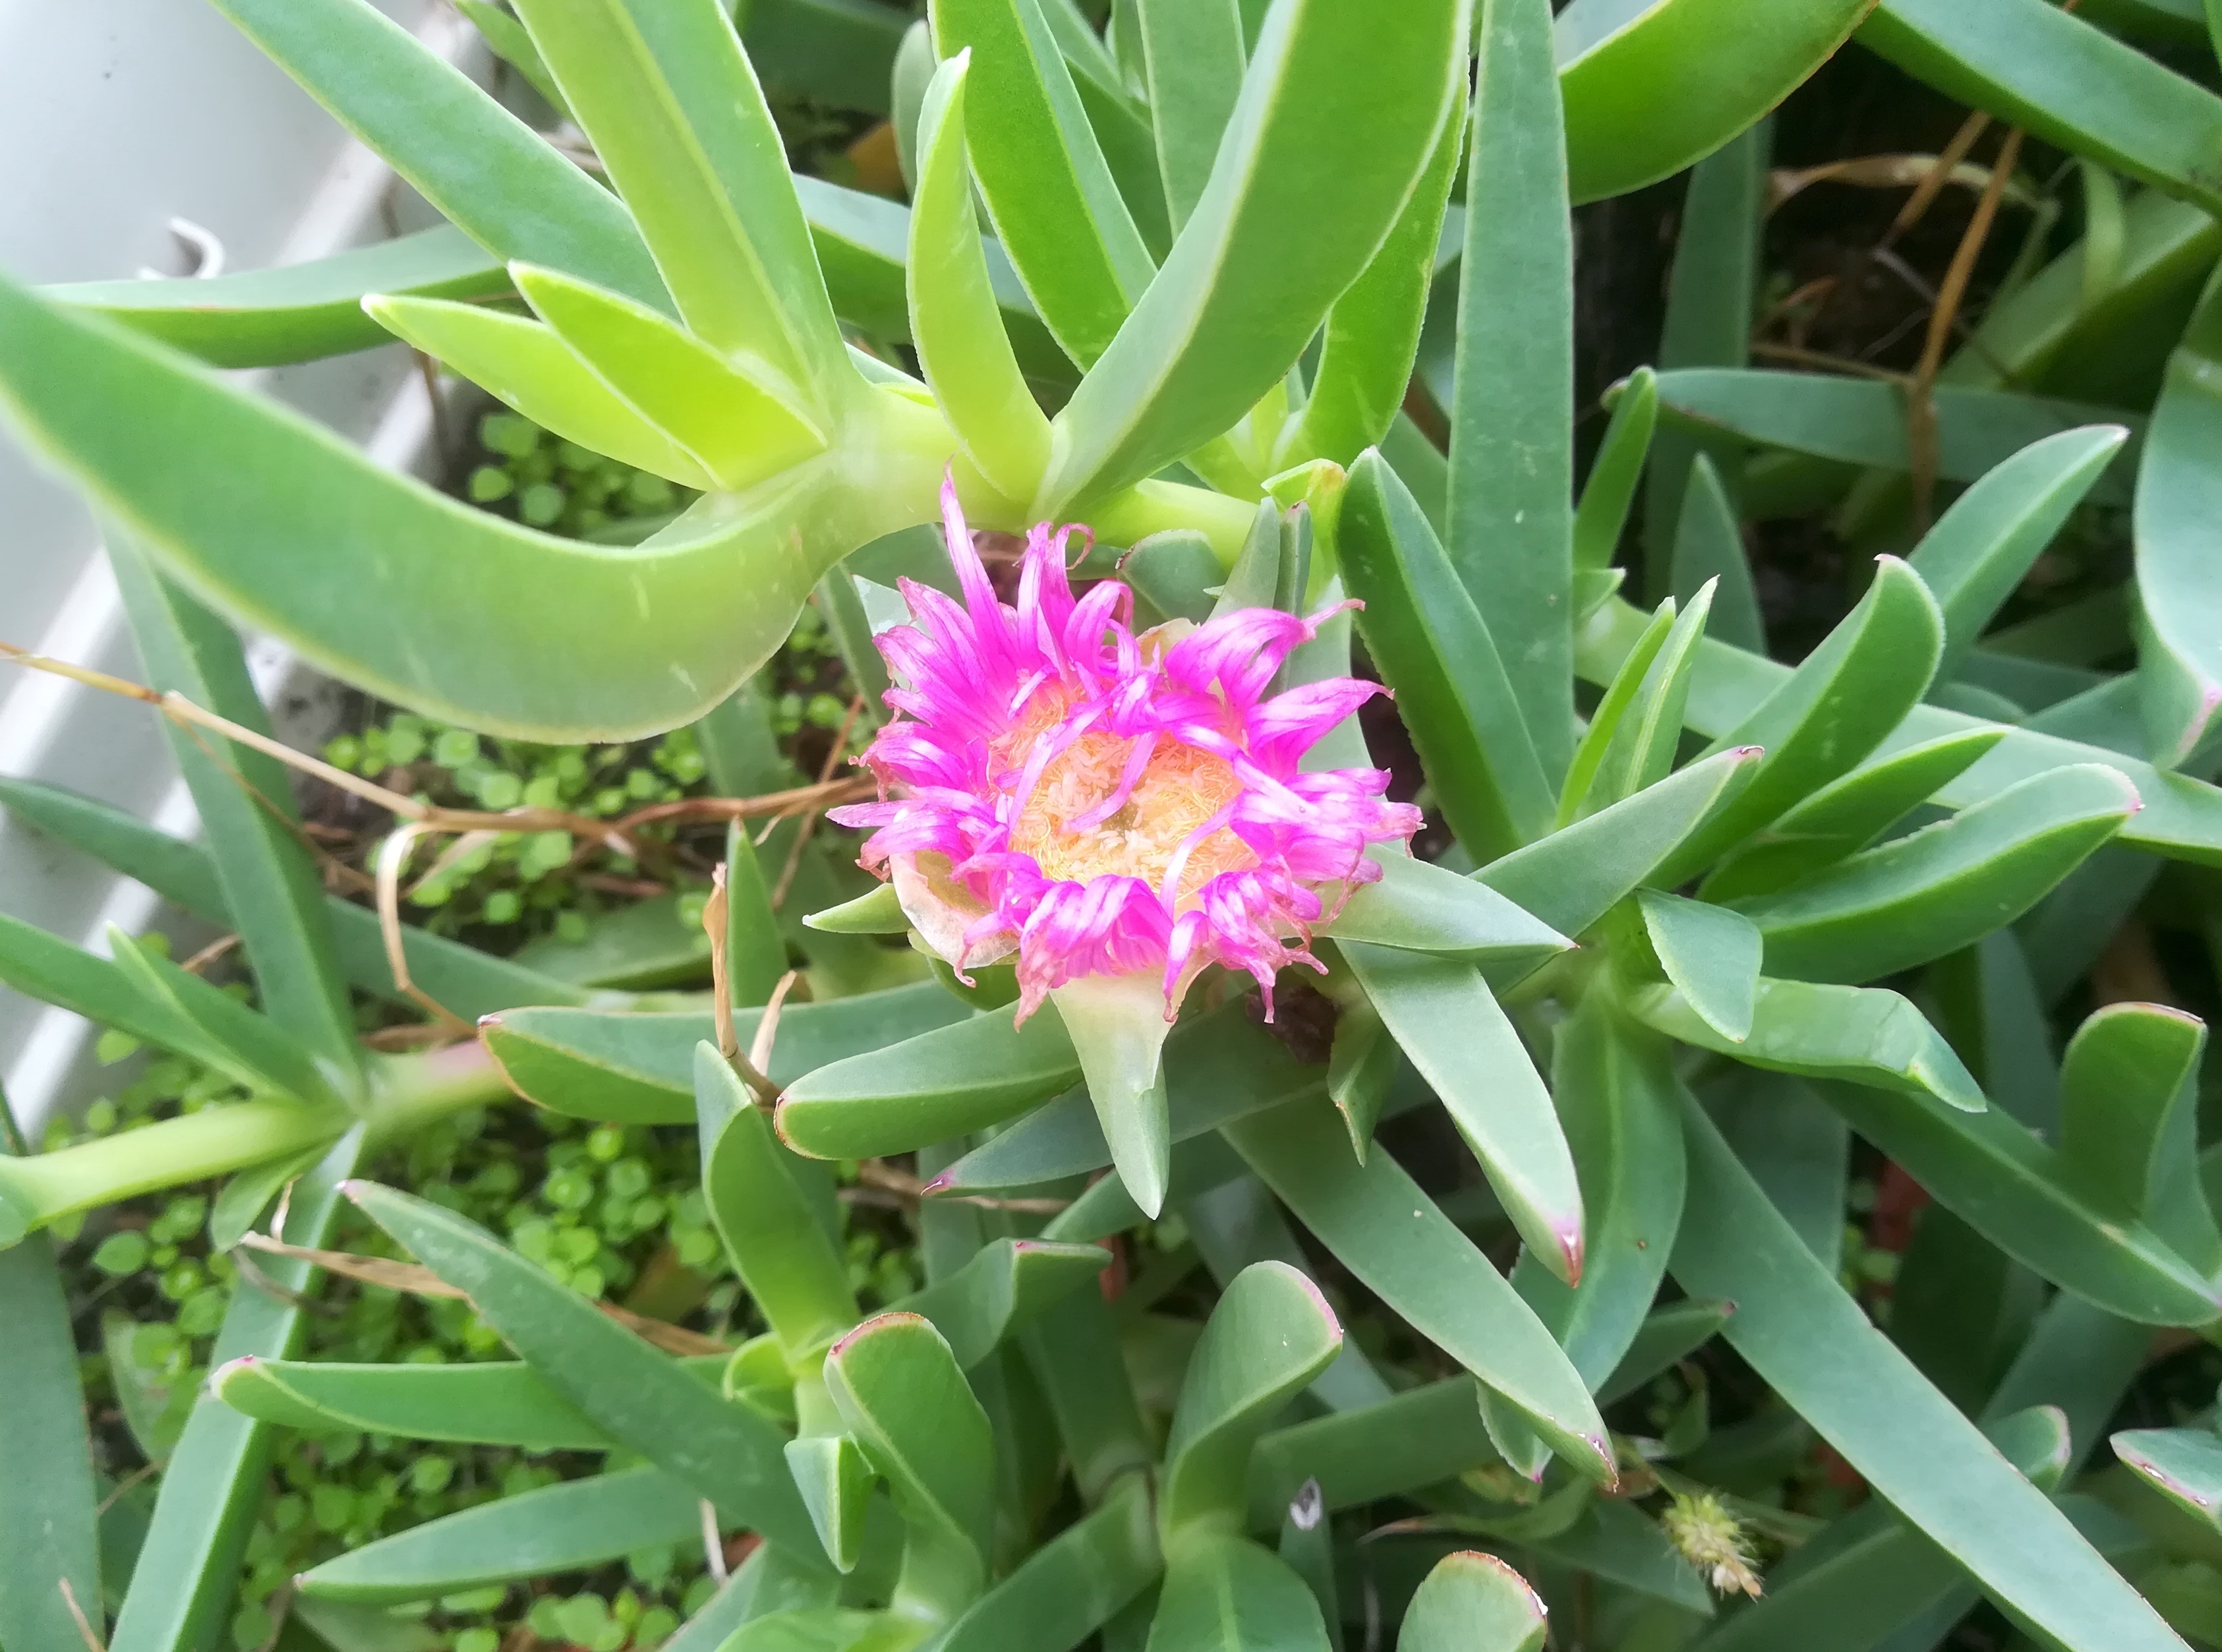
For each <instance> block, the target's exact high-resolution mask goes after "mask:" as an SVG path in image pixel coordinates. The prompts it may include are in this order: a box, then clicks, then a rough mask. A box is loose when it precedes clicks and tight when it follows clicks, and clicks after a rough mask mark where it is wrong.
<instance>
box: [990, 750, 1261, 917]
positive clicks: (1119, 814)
mask: <svg viewBox="0 0 2222 1652" xmlns="http://www.w3.org/2000/svg"><path fill="white" fill-rule="evenodd" d="M1027 721H1028V722H1029V723H1031V722H1032V721H1033V719H1031V718H1030V719H1027ZM1027 732H1038V731H1027ZM1026 744H1027V745H1031V744H1033V742H1032V740H1027V741H1026ZM1134 744H1135V743H1134V742H1133V741H1132V740H1123V739H1120V738H1119V737H1118V736H1116V735H1114V734H1107V733H1102V732H1090V733H1087V734H1083V735H1082V736H1081V737H1080V738H1078V739H1077V740H1075V741H1074V742H1073V743H1072V744H1071V745H1070V746H1069V747H1067V748H1066V749H1065V750H1064V751H1062V752H1060V753H1058V756H1057V757H1055V758H1054V759H1053V760H1052V761H1051V763H1050V764H1049V766H1048V767H1047V768H1045V769H1044V770H1043V771H1042V777H1041V782H1040V784H1039V785H1038V786H1036V787H1035V788H1034V791H1033V796H1032V797H1030V798H1029V799H1028V800H1027V801H1026V808H1025V811H1024V812H1023V813H1020V816H1019V818H1018V820H1017V821H1016V823H1015V824H1014V826H1012V828H1011V847H1012V848H1014V849H1016V850H1018V851H1021V852H1022V853H1025V854H1028V855H1032V856H1033V857H1034V860H1035V862H1036V863H1037V864H1039V866H1040V867H1041V869H1042V872H1043V875H1044V876H1048V877H1052V878H1056V879H1058V880H1060V881H1070V882H1072V883H1085V882H1087V881H1088V880H1089V878H1093V877H1103V876H1125V877H1137V878H1139V879H1141V880H1142V881H1143V882H1144V883H1147V884H1148V885H1149V886H1150V887H1151V888H1152V889H1158V888H1159V887H1161V886H1162V885H1163V883H1164V876H1165V873H1166V871H1167V870H1169V869H1170V868H1171V865H1172V861H1173V857H1174V856H1175V855H1176V854H1177V853H1178V852H1179V850H1180V847H1181V845H1183V843H1185V842H1187V841H1188V839H1189V835H1190V834H1191V833H1192V832H1195V831H1196V829H1197V828H1198V827H1200V826H1202V825H1203V824H1204V822H1205V821H1207V820H1210V819H1211V817H1212V816H1213V815H1215V814H1216V813H1219V812H1220V811H1221V809H1223V808H1225V807H1227V805H1228V804H1229V803H1231V802H1233V801H1234V800H1235V798H1236V797H1238V796H1240V795H1241V791H1242V782H1241V780H1240V778H1239V777H1238V776H1236V775H1235V772H1234V769H1233V766H1232V765H1231V764H1229V763H1227V760H1226V759H1225V758H1223V757H1213V756H1212V755H1210V754H1209V753H1208V752H1204V751H1196V749H1195V748H1194V747H1192V746H1185V745H1182V744H1178V743H1177V742H1175V741H1172V740H1169V739H1160V740H1158V743H1157V746H1156V748H1155V749H1154V750H1153V751H1152V752H1151V754H1150V758H1149V761H1148V763H1146V764H1145V765H1144V766H1143V769H1142V775H1141V778H1140V779H1139V781H1138V782H1135V785H1134V788H1133V791H1132V792H1130V793H1128V794H1127V799H1126V801H1124V802H1122V803H1121V804H1120V806H1119V807H1117V808H1116V809H1114V811H1113V812H1112V813H1110V814H1109V815H1108V817H1106V818H1105V819H1104V820H1102V821H1101V822H1100V823H1098V824H1096V825H1095V826H1084V827H1082V828H1080V829H1078V830H1075V829H1073V828H1071V827H1070V826H1069V825H1068V822H1070V821H1073V820H1078V819H1080V818H1081V817H1083V816H1084V815H1086V814H1087V813H1089V811H1090V810H1091V809H1094V808H1095V807H1098V806H1099V805H1101V804H1102V803H1103V802H1105V801H1108V799H1109V798H1110V797H1112V796H1113V795H1114V794H1115V793H1116V792H1117V791H1118V789H1119V783H1120V780H1121V779H1122V778H1123V777H1124V776H1125V774H1126V770H1127V761H1128V759H1129V757H1131V756H1132V754H1133V748H1134ZM1017 761H1018V764H1019V766H1021V767H1022V766H1023V765H1024V763H1025V757H1024V755H1023V753H1021V754H1020V756H1019V757H1018V759H1017ZM1256 864H1258V857H1257V855H1256V854H1255V853H1253V852H1252V850H1251V848H1250V846H1249V845H1247V844H1246V843H1244V842H1243V841H1242V839H1240V838H1239V837H1237V836H1235V834H1234V833H1233V832H1231V831H1229V830H1228V829H1227V827H1225V826H1221V827H1220V828H1218V829H1217V830H1216V831H1215V832H1211V833H1209V834H1208V836H1206V837H1204V838H1203V839H1202V840H1201V841H1199V842H1198V843H1197V844H1196V846H1195V848H1194V849H1192V850H1191V851H1189V857H1188V859H1187V861H1186V862H1185V864H1183V866H1182V868H1181V875H1180V883H1179V885H1178V890H1177V895H1176V897H1175V901H1176V904H1177V905H1179V906H1183V907H1184V906H1187V905H1189V904H1191V903H1192V902H1193V901H1194V900H1195V897H1196V892H1197V891H1198V890H1199V889H1202V887H1203V885H1204V884H1205V883H1208V882H1209V881H1210V880H1211V879H1212V878H1214V877H1216V876H1219V875H1220V874H1221V872H1231V871H1240V870H1243V869H1244V868H1246V867H1250V866H1254V865H1256Z"/></svg>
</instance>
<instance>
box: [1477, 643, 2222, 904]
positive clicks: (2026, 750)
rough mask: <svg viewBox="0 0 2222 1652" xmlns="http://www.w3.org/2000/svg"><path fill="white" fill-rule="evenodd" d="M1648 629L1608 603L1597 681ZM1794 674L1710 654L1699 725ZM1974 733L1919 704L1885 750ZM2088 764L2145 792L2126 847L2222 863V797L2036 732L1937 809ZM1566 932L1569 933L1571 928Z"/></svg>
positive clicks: (1699, 697)
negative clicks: (2063, 768)
mask: <svg viewBox="0 0 2222 1652" xmlns="http://www.w3.org/2000/svg"><path fill="white" fill-rule="evenodd" d="M1642 624H1643V620H1642V617H1641V615H1639V614H1637V613H1636V612H1635V611H1634V610H1633V609H1630V608H1629V607H1628V606H1626V605H1625V604H1613V605H1608V606H1607V608H1606V609H1605V610H1604V611H1602V612H1600V613H1599V614H1598V615H1597V617H1596V619H1594V620H1593V621H1592V624H1591V627H1590V629H1589V631H1587V632H1586V633H1585V642H1586V644H1587V645H1586V647H1585V653H1584V659H1583V665H1582V671H1583V675H1585V677H1589V678H1591V680H1593V681H1594V680H1599V679H1609V677H1610V673H1611V670H1612V669H1613V667H1614V665H1615V664H1616V663H1617V661H1618V659H1619V658H1620V656H1621V654H1622V652H1623V650H1624V649H1625V648H1626V646H1627V645H1628V644H1629V643H1630V642H1631V641H1632V640H1633V638H1634V637H1635V635H1636V633H1637V632H1638V631H1640V630H1641V626H1642ZM1790 675H1791V673H1790V669H1789V668H1788V667H1786V666H1782V665H1778V664H1776V663H1774V662H1773V661H1771V660H1762V659H1761V658H1759V657H1758V656H1756V655H1753V654H1748V653H1746V652H1744V651H1743V650H1741V649H1729V648H1726V647H1723V646H1720V645H1718V644H1712V645H1708V646H1706V647H1704V648H1703V649H1701V650H1700V654H1699V658H1698V669H1697V674H1696V676H1695V678H1694V680H1693V681H1692V684H1691V689H1690V707H1689V726H1690V727H1691V728H1692V729H1693V730H1695V731H1696V732H1698V733H1700V734H1707V735H1719V734H1722V733H1724V732H1728V731H1730V730H1733V729H1737V728H1739V727H1740V726H1741V725H1742V724H1743V722H1744V721H1745V719H1748V718H1749V717H1750V716H1751V714H1752V713H1753V712H1754V710H1755V709H1756V708H1757V707H1760V706H1761V704H1763V703H1764V702H1765V701H1766V700H1767V699H1768V698H1769V696H1771V695H1773V694H1775V693H1776V692H1777V691H1779V689H1780V688H1781V687H1782V685H1783V683H1784V682H1786V680H1787V679H1788V677H1789V676H1790ZM2121 687H2122V688H2129V689H2131V691H2132V693H2131V696H2130V697H2129V698H2128V700H2127V701H2126V703H2125V704H2123V705H2121V706H2120V707H2119V709H2120V710H2121V711H2122V712H2123V713H2125V716H2124V718H2123V719H2122V720H2121V723H2120V724H2119V725H2117V729H2118V732H2117V734H2116V738H2120V739H2121V740H2122V741H2123V743H2124V744H2134V743H2135V741H2136V739H2137V738H2138V737H2137V734H2136V733H2135V732H2134V731H2135V729H2136V726H2137V724H2136V718H2135V709H2136V707H2135V700H2134V688H2135V682H2134V680H2124V681H2123V682H2122V683H2121ZM1974 731H1984V732H1995V728H1994V725H1990V724H1988V723H1987V722H1985V721H1984V720H1983V719H1980V718H1976V717H1971V716H1968V715H1966V714H1964V713H1959V712H1952V711H1947V710H1945V709H1944V708H1943V707H1941V706H1917V707H1914V708H1912V710H1911V711H1910V712H1908V713H1906V715H1905V718H1904V719H1903V720H1902V721H1901V722H1900V723H1899V726H1898V728H1897V731H1896V732H1894V733H1892V735H1891V736H1890V738H1888V740H1887V741H1886V742H1885V744H1884V745H1883V747H1882V748H1881V751H1882V753H1883V755H1884V756H1889V755H1891V754H1892V753H1895V752H1898V751H1904V750H1905V749H1906V748H1908V747H1911V746H1915V745H1919V744H1926V743H1927V742H1930V741H1932V740H1936V739H1939V738H1943V737H1944V736H1946V735H1949V734H1962V733H1968V732H1974ZM2066 763H2104V764H2106V766H2107V767H2109V768H2112V769H2118V771H2120V773H2121V774H2122V775H2123V776H2124V777H2125V778H2126V779H2127V780H2128V781H2129V782H2130V784H2131V786H2132V787H2134V788H2136V790H2137V799H2138V801H2139V802H2140V804H2142V806H2143V807H2140V808H2139V809H2138V811H2137V813H2135V814H2133V815H2132V816H2131V817H2130V820H2129V821H2128V823H2127V824H2126V825H2125V826H2124V827H2123V828H2122V830H2121V832H2120V834H2119V839H2118V841H2119V842H2120V843H2121V844H2123V845H2125V846H2131V847H2135V848H2140V849H2148V850H2150V851H2154V852H2155V853H2157V854H2162V855H2168V856H2171V857H2176V858H2179V859H2184V860H2192V861H2204V862H2209V863H2215V862H2222V791H2218V790H2217V789H2216V788H2214V787H2213V786H2210V785H2207V784H2206V783H2205V782H2200V781H2196V780H2193V779H2191V778H2190V777H2189V776H2184V775H2178V774H2173V773H2170V772H2168V771H2165V770H2162V769H2156V768H2154V767H2153V766H2152V765H2151V764H2150V763H2144V762H2141V761H2139V760H2138V759H2137V758H2135V757H2126V756H2125V755H2123V753H2122V752H2121V751H2117V750H2114V749H2112V748H2109V747H2106V746H2100V745H2093V744H2086V743H2085V742H2083V741H2081V740H2076V739H2070V738H2064V737H2063V736H2062V735H2057V734H2049V733H2045V732H2040V731H2038V730H2036V729H2031V728H2012V729H2008V730H2007V731H2006V732H2005V734H2004V735H2003V736H2002V737H2001V738H1999V740H1998V744H1997V745H1996V746H1995V747H1994V748H1993V750H1992V751H1990V752H1989V753H1988V754H1987V756H1985V757H1983V758H1982V759H1981V761H1980V762H1978V763H1975V764H1974V765H1973V766H1972V767H1970V768H1969V769H1967V770H1966V771H1965V772H1964V773H1963V774H1962V775H1961V776H1960V777H1959V778H1958V779H1956V780H1955V781H1951V782H1948V783H1947V784H1945V785H1943V787H1941V788H1938V790H1937V792H1936V797H1935V801H1936V802H1937V803H1938V804H1939V805H1941V806H1943V807H1947V808H1967V807H1971V806H1973V805H1974V804H1976V803H1980V802H1981V801H1984V800H1985V799H1987V798H1990V797H1995V796H1997V795H1999V793H2000V792H2002V791H2004V790H2005V788H2007V787H2009V786H2012V785H2013V784H2015V783H2016V782H2018V781H2022V780H2026V779H2028V778H2029V777H2030V776H2032V775H2039V774H2043V773H2046V772H2047V771H2049V770H2050V769H2057V768H2059V767H2061V766H2062V764H2066ZM1562 835H1563V834H1562ZM1545 847H1547V845H1536V848H1537V849H1538V850H1539V851H1540V850H1541V849H1543V848H1545ZM1514 898H1515V899H1516V900H1519V901H1520V903H1521V904H1522V906H1525V907H1527V908H1528V910H1530V911H1532V912H1535V914H1537V915H1538V916H1539V917H1542V918H1544V919H1546V920H1549V919H1550V918H1551V916H1552V914H1551V913H1550V911H1549V910H1548V909H1547V908H1545V907H1538V906H1536V905H1535V903H1534V902H1533V901H1528V900H1524V899H1522V898H1521V897H1520V896H1519V895H1516V894H1515V895H1514ZM1556 927H1559V928H1560V929H1564V928H1565V927H1566V926H1565V925H1564V924H1563V923H1560V924H1558V925H1557V926H1556Z"/></svg>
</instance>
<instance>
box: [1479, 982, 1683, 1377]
mask: <svg viewBox="0 0 2222 1652" xmlns="http://www.w3.org/2000/svg"><path fill="white" fill-rule="evenodd" d="M1551 1095H1552V1099H1553V1100H1554V1101H1555V1102H1557V1104H1558V1109H1559V1116H1560V1120H1561V1121H1563V1122H1564V1124H1565V1127H1566V1145H1567V1146H1569V1147H1570V1148H1572V1151H1573V1155H1574V1163H1575V1164H1576V1165H1578V1166H1579V1168H1580V1171H1581V1190H1582V1203H1583V1207H1584V1209H1585V1210H1586V1211H1587V1212H1588V1213H1589V1224H1588V1233H1587V1234H1586V1237H1585V1244H1584V1247H1583V1257H1582V1277H1581V1279H1580V1281H1579V1283H1578V1284H1576V1285H1571V1286H1570V1285H1566V1284H1565V1283H1563V1282H1562V1281H1560V1279H1558V1278H1555V1277H1554V1275H1553V1273H1552V1271H1551V1270H1549V1269H1548V1268H1547V1266H1544V1261H1543V1259H1539V1258H1537V1257H1536V1256H1535V1254H1534V1253H1532V1252H1531V1253H1528V1254H1524V1255H1522V1257H1521V1259H1520V1261H1519V1263H1518V1264H1517V1265H1516V1266H1515V1267H1514V1268H1513V1270H1512V1285H1513V1288H1514V1289H1515V1290H1516V1291H1519V1292H1520V1294H1521V1296H1522V1297H1524V1298H1525V1299H1526V1300H1527V1302H1528V1305H1529V1306H1530V1307H1532V1308H1534V1309H1535V1312H1536V1314H1537V1316H1539V1317H1540V1318H1541V1320H1542V1322H1543V1323H1544V1324H1545V1325H1547V1326H1548V1327H1549V1328H1550V1330H1551V1334H1552V1335H1554V1336H1555V1337H1557V1338H1558V1339H1559V1346H1560V1347H1562V1348H1564V1349H1565V1350H1566V1358H1567V1359H1568V1360H1571V1361H1572V1364H1573V1367H1574V1369H1575V1370H1576V1371H1578V1372H1580V1373H1581V1377H1582V1380H1583V1381H1584V1382H1585V1383H1587V1384H1589V1385H1590V1386H1591V1389H1592V1390H1600V1389H1602V1388H1603V1387H1604V1385H1606V1384H1607V1382H1608V1381H1609V1379H1612V1378H1613V1377H1614V1376H1615V1374H1616V1372H1617V1371H1618V1369H1619V1367H1620V1366H1621V1363H1622V1362H1623V1360H1627V1359H1629V1358H1631V1357H1634V1354H1635V1344H1636V1342H1637V1341H1638V1339H1639V1337H1640V1336H1641V1334H1642V1332H1643V1329H1644V1326H1645V1322H1646V1316H1648V1314H1649V1313H1650V1311H1651V1304H1652V1301H1653V1299H1654V1297H1656V1296H1657V1295H1658V1294H1659V1282H1660V1279H1661V1278H1664V1277H1665V1275H1666V1255H1667V1253H1668V1252H1669V1251H1671V1250H1672V1249H1673V1241H1674V1230H1675V1228H1677V1227H1678V1226H1679V1224H1680V1222H1681V1220H1682V1183H1683V1175H1682V1140H1681V1126H1680V1122H1679V1119H1678V1117H1677V1115H1676V1114H1675V1112H1674V1098H1673V1093H1672V1090H1671V1088H1670V1086H1669V1085H1668V1084H1666V1079H1665V1075H1664V1074H1662V1073H1661V1072H1660V1071H1659V1059H1658V1055H1657V1052H1655V1051H1654V1050H1651V1049H1648V1048H1646V1047H1645V1046H1644V1045H1643V1044H1642V1043H1641V1042H1639V1041H1638V1040H1637V1039H1635V1038H1634V1037H1631V1036H1630V1034H1629V1031H1628V1030H1627V1029H1625V1028H1624V1027H1622V1026H1620V1025H1619V1024H1618V1023H1617V1021H1616V1017H1615V1012H1614V1011H1613V1009H1612V1007H1611V1005H1610V1002H1608V997H1607V995H1606V994H1604V993H1602V992H1592V993H1589V994H1587V995H1585V996H1584V997H1583V999H1582V1001H1581V1002H1580V1003H1579V1005H1578V1006H1576V1008H1575V1010H1574V1013H1573V1014H1572V1016H1570V1017H1569V1018H1568V1019H1567V1020H1566V1022H1565V1023H1564V1024H1563V1025H1562V1026H1561V1027H1560V1029H1559V1033H1558V1036H1557V1038H1556V1040H1554V1046H1553V1051H1552V1061H1551Z"/></svg>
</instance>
